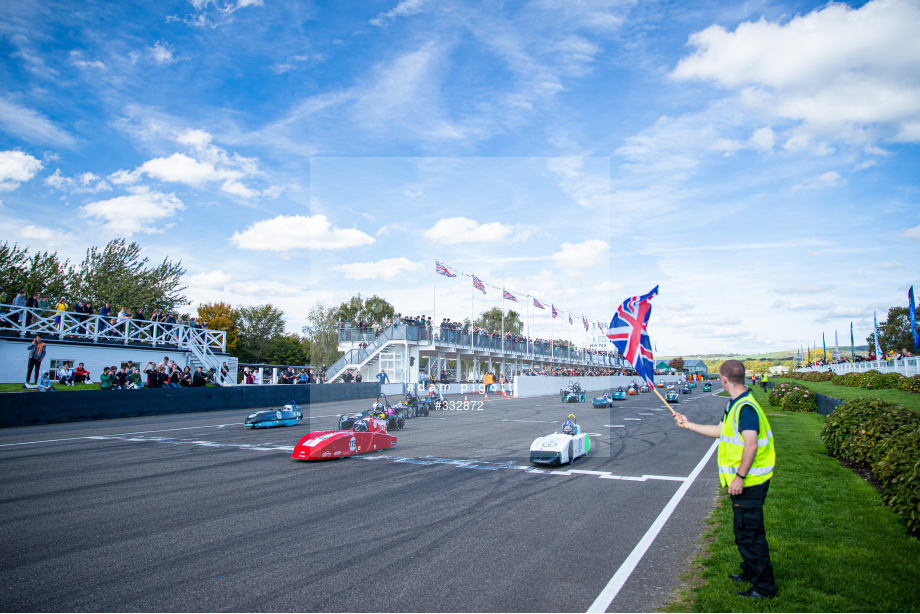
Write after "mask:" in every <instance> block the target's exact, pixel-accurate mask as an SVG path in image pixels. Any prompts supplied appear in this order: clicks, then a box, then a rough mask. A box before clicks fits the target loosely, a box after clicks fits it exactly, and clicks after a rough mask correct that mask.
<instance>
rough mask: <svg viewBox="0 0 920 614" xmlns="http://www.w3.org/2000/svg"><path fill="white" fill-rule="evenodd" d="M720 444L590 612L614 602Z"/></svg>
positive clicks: (682, 487)
mask: <svg viewBox="0 0 920 614" xmlns="http://www.w3.org/2000/svg"><path fill="white" fill-rule="evenodd" d="M718 446H719V442H718V441H714V442H712V445H711V446H709V451H708V452H706V454H705V455H703V458H702V459H700V462H699V463H698V464H697V465H696V468H695V469H694V470H693V473H691V474H690V475H689V476H688V477H686V478H683V484H681V485H680V488H678V489H677V492H676V493H674V496H672V497H671V500H670V501H668V504H667V505H666V506H665V507H664V509H663V510H661V513H660V514H658V518H656V519H655V522H654V523H652V526H650V527H649V529H648V531H646V532H645V535H643V536H642V539H641V540H639V543H638V544H636V547H635V548H633V551H632V552H630V553H629V556H628V557H626V560H625V561H623V563H622V564H621V565H620V567H619V569H617V571H616V573H615V574H613V577H612V578H610V581H609V582H608V583H607V586H605V587H604V590H602V591H601V593H600V595H598V596H597V599H595V600H594V603H592V604H591V607H589V608H588V612H606V611H607V608H609V607H610V604H611V603H613V600H614V599H616V596H617V595H618V594H619V592H620V589H622V588H623V586H624V585H625V584H626V581H627V580H629V576H630V575H632V572H633V571H634V570H635V569H636V566H637V565H638V564H639V561H641V560H642V557H643V556H645V553H646V552H648V549H649V547H650V546H651V545H652V542H654V541H655V538H656V537H658V533H660V532H661V529H662V528H663V527H664V525H665V523H666V522H667V521H668V518H670V517H671V514H673V513H674V510H675V509H677V505H678V504H679V503H680V501H681V499H683V498H684V495H685V494H687V491H688V490H690V487H691V486H692V485H693V482H694V481H695V480H696V478H697V476H699V474H700V471H702V470H703V467H705V466H706V463H707V462H709V459H710V458H712V454H713V452H715V451H716V448H718Z"/></svg>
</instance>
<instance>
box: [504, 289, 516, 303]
mask: <svg viewBox="0 0 920 614" xmlns="http://www.w3.org/2000/svg"><path fill="white" fill-rule="evenodd" d="M502 298H503V299H505V300H508V301H514V302H515V303H516V302H517V299H516V298H515V297H514V295H513V294H511V293H510V292H508V291H507V290H502Z"/></svg>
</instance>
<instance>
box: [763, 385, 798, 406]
mask: <svg viewBox="0 0 920 614" xmlns="http://www.w3.org/2000/svg"><path fill="white" fill-rule="evenodd" d="M795 387H796V384H794V383H793V382H775V383H774V384H773V388H772V389H771V390H770V396H768V397H767V402H768V403H770V405H771V406H773V407H782V405H783V397H784V396H786V394H788V393H789V392H791V391H792V390H793V389H794V388H795ZM800 387H801V386H800Z"/></svg>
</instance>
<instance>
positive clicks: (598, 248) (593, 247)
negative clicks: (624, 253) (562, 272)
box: [553, 239, 610, 270]
mask: <svg viewBox="0 0 920 614" xmlns="http://www.w3.org/2000/svg"><path fill="white" fill-rule="evenodd" d="M559 248H560V249H559V251H558V252H556V253H555V254H553V260H554V261H555V262H556V263H557V264H558V265H559V266H562V267H566V268H569V267H576V270H577V269H583V268H585V267H587V266H590V265H591V263H597V262H599V261H601V260H604V261H606V258H607V253H608V252H609V251H610V245H609V244H608V243H607V242H606V241H601V240H600V239H589V240H587V241H584V242H582V243H563V244H562V245H560V246H559Z"/></svg>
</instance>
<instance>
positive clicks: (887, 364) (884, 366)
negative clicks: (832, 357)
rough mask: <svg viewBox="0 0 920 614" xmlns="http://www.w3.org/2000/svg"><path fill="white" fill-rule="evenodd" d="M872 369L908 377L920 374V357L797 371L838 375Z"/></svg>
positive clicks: (842, 363) (826, 366) (803, 368)
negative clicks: (824, 372) (825, 372)
mask: <svg viewBox="0 0 920 614" xmlns="http://www.w3.org/2000/svg"><path fill="white" fill-rule="evenodd" d="M872 369H875V370H877V371H878V372H879V373H900V374H901V375H904V376H906V377H910V376H911V375H920V358H918V357H916V356H913V357H911V358H901V359H899V360H872V361H862V362H841V363H837V364H832V365H823V366H818V367H799V368H798V369H796V372H798V373H812V372H815V371H833V372H834V374H836V375H843V374H845V373H863V372H865V371H871V370H872Z"/></svg>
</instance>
